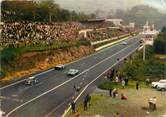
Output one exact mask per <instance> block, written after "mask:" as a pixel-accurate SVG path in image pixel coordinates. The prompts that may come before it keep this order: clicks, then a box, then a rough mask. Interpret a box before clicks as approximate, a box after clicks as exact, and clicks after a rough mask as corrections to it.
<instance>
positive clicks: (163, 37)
mask: <svg viewBox="0 0 166 117" xmlns="http://www.w3.org/2000/svg"><path fill="white" fill-rule="evenodd" d="M154 51H155V52H156V53H158V54H166V27H163V29H162V30H161V32H160V34H159V35H158V37H157V39H156V40H155V41H154Z"/></svg>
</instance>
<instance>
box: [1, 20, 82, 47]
mask: <svg viewBox="0 0 166 117" xmlns="http://www.w3.org/2000/svg"><path fill="white" fill-rule="evenodd" d="M1 26H2V28H1V29H2V30H1V46H5V47H6V46H9V45H19V44H37V43H51V42H53V41H56V40H57V41H60V40H73V39H78V31H79V30H80V29H81V28H83V27H82V25H81V24H80V23H77V22H66V23H26V22H15V23H5V24H3V25H1Z"/></svg>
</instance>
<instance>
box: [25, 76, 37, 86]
mask: <svg viewBox="0 0 166 117" xmlns="http://www.w3.org/2000/svg"><path fill="white" fill-rule="evenodd" d="M38 82H39V80H38V79H37V78H36V77H33V76H32V77H29V78H28V79H27V80H26V81H25V85H35V84H37V83H38Z"/></svg>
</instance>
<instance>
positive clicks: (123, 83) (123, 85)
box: [122, 80, 125, 89]
mask: <svg viewBox="0 0 166 117" xmlns="http://www.w3.org/2000/svg"><path fill="white" fill-rule="evenodd" d="M122 88H123V89H124V88H125V80H122Z"/></svg>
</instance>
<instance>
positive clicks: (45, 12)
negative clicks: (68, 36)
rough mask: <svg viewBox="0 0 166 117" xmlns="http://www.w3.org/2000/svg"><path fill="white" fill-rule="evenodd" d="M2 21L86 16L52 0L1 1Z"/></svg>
mask: <svg viewBox="0 0 166 117" xmlns="http://www.w3.org/2000/svg"><path fill="white" fill-rule="evenodd" d="M1 6H2V21H22V20H23V21H42V22H51V21H80V20H85V19H87V18H88V16H87V15H85V14H83V13H76V12H75V11H72V12H71V11H68V10H66V9H62V8H60V6H59V5H58V4H56V3H55V2H54V0H41V1H7V0H5V1H2V4H1Z"/></svg>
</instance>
